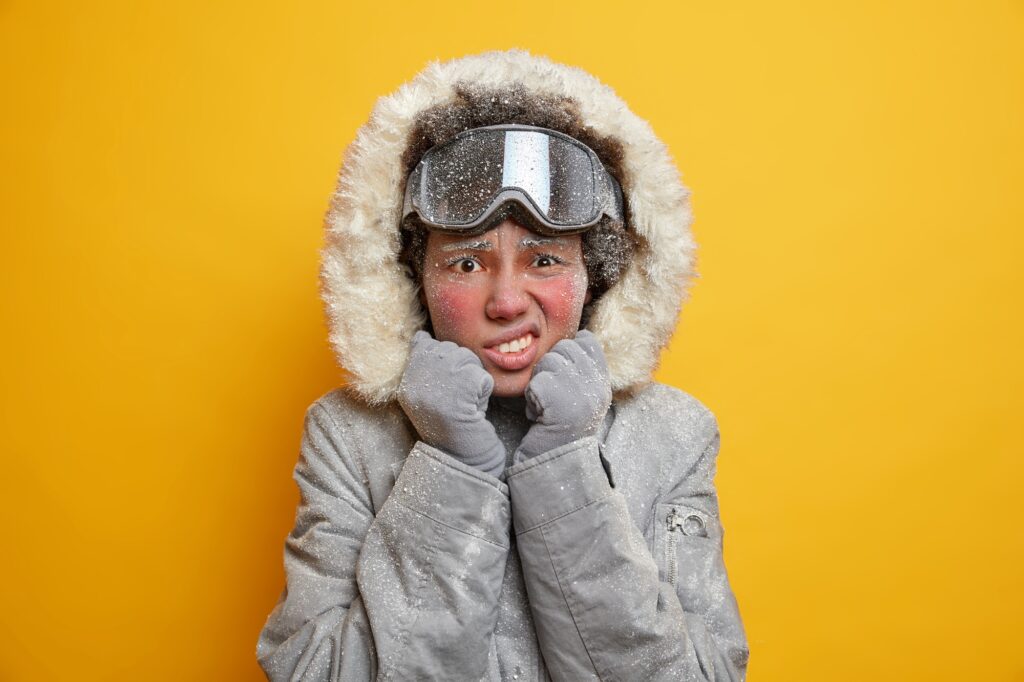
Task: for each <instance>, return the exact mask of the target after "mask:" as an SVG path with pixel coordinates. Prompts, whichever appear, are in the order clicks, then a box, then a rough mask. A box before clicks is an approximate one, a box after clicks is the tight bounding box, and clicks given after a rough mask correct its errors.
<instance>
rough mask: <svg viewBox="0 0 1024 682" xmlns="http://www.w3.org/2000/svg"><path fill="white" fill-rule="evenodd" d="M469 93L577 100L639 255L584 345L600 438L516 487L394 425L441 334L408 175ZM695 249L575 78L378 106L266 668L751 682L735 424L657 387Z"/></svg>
mask: <svg viewBox="0 0 1024 682" xmlns="http://www.w3.org/2000/svg"><path fill="white" fill-rule="evenodd" d="M461 83H474V84H480V85H485V86H487V87H492V88H496V89H500V88H502V87H510V86H513V85H515V86H517V87H521V88H526V89H527V90H528V91H531V92H537V93H540V94H554V95H564V96H567V97H569V98H571V101H573V102H574V103H575V106H577V107H578V111H579V114H580V116H581V118H582V119H583V121H584V122H585V123H586V125H587V126H589V127H590V128H592V129H593V130H595V131H597V132H598V133H599V134H602V135H607V136H611V137H614V138H616V139H618V140H621V141H622V142H623V146H624V150H625V154H624V158H623V159H622V160H621V169H620V170H621V175H622V177H620V178H619V181H620V183H621V184H622V187H623V193H624V196H625V199H626V203H627V207H628V227H629V229H630V231H631V235H632V236H633V238H634V242H635V245H636V249H635V252H634V256H633V260H632V262H631V263H630V265H629V267H628V268H627V269H626V271H625V273H624V274H623V276H622V277H621V279H620V280H619V281H618V282H617V283H616V284H615V285H614V286H613V287H612V288H611V289H609V290H608V291H607V292H605V293H604V295H602V296H601V297H600V299H599V300H598V301H597V303H596V304H595V306H594V312H593V314H592V315H591V317H590V319H589V321H588V325H587V326H588V328H589V329H590V330H591V331H593V332H594V333H595V334H596V335H597V337H598V338H599V339H600V341H601V343H602V346H603V348H604V350H605V354H606V356H607V358H608V364H609V369H610V373H611V380H612V386H613V388H614V389H615V391H616V393H615V399H614V401H613V404H612V407H611V409H610V410H609V414H608V416H607V417H606V420H605V426H604V429H603V430H602V432H601V433H600V434H599V435H598V436H596V437H588V438H584V439H581V440H578V441H576V442H574V443H570V444H568V445H565V446H562V447H559V448H557V449H555V450H552V451H550V452H548V453H545V454H543V455H541V456H539V457H536V458H534V459H530V460H527V461H523V462H517V463H512V465H511V466H510V468H509V469H508V470H507V472H506V481H501V480H499V479H497V478H494V477H491V476H489V475H487V474H485V473H482V472H480V471H478V470H476V469H474V468H472V467H469V466H466V465H464V464H462V463H461V462H459V461H458V460H456V459H454V458H453V457H451V456H449V455H448V454H446V453H445V452H442V451H440V450H438V449H436V448H433V447H431V446H429V445H427V444H425V443H423V442H422V441H419V440H418V437H417V434H416V432H415V430H414V429H413V427H412V425H411V424H410V423H409V421H408V419H407V418H406V417H405V415H404V413H403V412H402V410H401V408H400V407H399V406H398V405H397V403H396V402H395V401H394V398H395V392H396V390H397V386H398V382H399V380H400V379H401V375H402V371H403V369H404V366H405V364H406V361H407V359H408V348H409V340H410V339H411V337H412V335H413V334H414V333H415V331H417V330H418V329H420V328H422V326H423V324H424V314H423V311H422V310H421V307H420V305H419V302H418V300H417V290H416V285H415V284H414V283H413V282H412V280H411V279H410V278H409V276H408V274H407V271H406V270H405V269H404V268H403V266H402V265H401V264H400V263H399V262H398V253H399V249H400V239H399V234H398V232H399V229H398V214H399V211H400V207H401V201H402V191H403V189H404V186H403V185H404V180H405V178H404V172H403V169H404V168H405V165H404V164H403V157H404V155H405V153H406V148H407V146H408V145H409V139H408V138H409V133H410V131H411V130H412V129H413V126H414V124H415V122H416V118H417V115H418V114H420V112H422V111H424V110H425V109H427V108H429V107H431V106H434V105H437V104H439V103H444V102H446V101H448V100H450V99H451V98H452V97H453V96H454V93H455V89H456V88H457V87H458V86H459V84H461ZM689 225H690V212H689V201H688V192H687V191H686V189H685V187H683V185H682V184H681V182H680V180H679V177H678V173H677V171H676V170H675V167H674V165H673V164H672V161H671V158H670V157H669V155H668V153H667V150H666V149H665V148H664V146H663V145H662V144H661V143H660V142H659V141H658V140H657V138H656V137H655V136H654V134H653V132H652V131H651V130H650V127H649V126H648V125H647V124H646V123H645V122H644V121H642V120H641V119H639V118H637V117H636V116H635V115H634V114H632V113H631V112H630V111H629V110H628V109H627V108H626V106H625V104H624V103H623V102H622V101H621V100H620V99H619V98H618V97H617V96H616V95H615V94H614V93H613V92H612V91H611V90H610V89H609V88H607V87H606V86H604V85H602V84H600V83H599V82H598V81H597V80H596V79H594V78H593V77H592V76H590V75H588V74H586V73H585V72H583V71H580V70H578V69H574V68H570V67H566V66H562V65H559V64H555V63H553V62H550V61H548V60H546V59H543V58H538V57H534V56H531V55H529V54H527V53H524V52H521V51H509V52H493V53H486V54H483V55H478V56H473V57H466V58H463V59H459V60H454V61H451V62H447V63H440V64H433V65H431V66H429V67H428V68H427V69H426V70H424V71H423V72H422V73H421V74H420V75H419V76H417V78H415V79H414V80H413V81H411V82H410V83H408V84H406V85H404V86H403V87H402V88H400V89H399V90H398V91H397V92H396V93H395V94H393V95H391V96H390V97H386V98H382V99H381V100H380V101H379V102H378V103H377V106H376V107H375V109H374V112H373V114H372V116H371V118H370V121H369V122H368V123H367V124H366V125H365V126H363V128H362V129H361V130H360V131H359V133H358V134H357V137H356V140H355V141H354V142H353V144H352V146H351V147H350V148H349V150H348V152H347V154H346V160H345V163H344V165H343V168H342V172H341V175H340V177H339V184H338V190H337V193H336V195H335V198H334V201H333V203H332V208H331V211H330V213H329V214H328V219H327V232H328V236H327V245H326V246H325V249H324V253H323V268H322V290H323V295H324V299H325V302H326V305H327V313H328V317H329V320H330V338H331V342H332V344H333V346H334V348H335V351H336V353H337V355H338V359H339V362H340V364H341V365H342V367H343V368H344V370H345V373H346V385H345V387H344V388H342V389H337V390H335V391H332V392H330V393H328V394H327V395H325V396H323V397H322V398H320V399H319V400H317V401H316V402H315V403H314V404H313V405H312V406H311V407H310V408H309V410H308V412H307V414H306V422H305V430H304V434H303V438H302V444H301V451H300V457H299V462H298V464H297V465H296V468H295V480H296V482H297V484H298V486H299V490H300V493H301V501H300V504H299V508H298V511H297V513H296V521H295V527H294V529H293V530H292V532H291V534H290V535H289V537H288V539H287V541H286V545H285V570H286V582H287V584H286V587H285V590H284V592H283V593H282V595H281V598H280V600H279V602H278V604H277V605H276V607H275V608H274V610H273V612H272V613H271V614H270V617H269V618H268V620H267V623H266V625H265V627H264V629H263V631H262V632H261V633H260V637H259V642H258V645H257V657H258V660H259V662H260V664H261V666H262V667H263V669H264V670H265V672H266V673H267V676H268V677H269V678H270V679H274V680H278V679H280V680H364V679H381V680H385V679H387V680H391V679H395V680H399V679H400V680H405V679H451V680H499V679H515V680H547V679H555V680H585V679H601V680H740V679H743V677H744V674H745V671H746V662H747V655H748V650H747V644H746V639H745V635H744V631H743V626H742V623H741V621H740V617H739V612H738V609H737V605H736V601H735V598H734V597H733V593H732V590H731V589H730V586H729V581H728V578H727V575H726V571H725V566H724V563H723V559H722V535H723V532H722V527H721V523H720V520H719V513H718V502H717V496H716V493H715V489H714V485H713V478H714V473H715V460H716V456H717V454H718V447H719V433H718V426H717V422H716V420H715V417H714V415H713V414H712V413H711V412H710V411H709V410H708V409H707V408H706V407H705V406H704V405H702V404H701V403H700V402H699V401H698V400H697V399H695V398H693V397H692V396H689V395H687V394H686V393H684V392H682V391H679V390H678V389H675V388H671V387H668V386H664V385H661V384H657V383H653V382H652V381H651V378H650V377H651V373H652V372H653V370H654V367H655V365H656V363H657V359H658V355H659V353H660V351H661V350H662V348H663V347H664V345H665V344H666V343H667V341H668V339H669V337H670V336H671V334H672V331H673V329H674V327H675V323H676V318H677V315H678V311H679V306H680V305H681V302H682V300H683V298H684V296H685V293H686V286H687V284H688V283H689V279H690V277H691V276H692V274H693V271H692V265H693V242H692V239H691V236H690V231H689ZM488 416H489V418H490V417H491V414H490V412H489V414H488Z"/></svg>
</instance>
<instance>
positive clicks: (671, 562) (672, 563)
mask: <svg viewBox="0 0 1024 682" xmlns="http://www.w3.org/2000/svg"><path fill="white" fill-rule="evenodd" d="M665 523H666V524H667V525H668V537H667V538H666V543H665V544H666V545H667V547H666V549H665V553H666V554H667V555H668V556H667V557H666V560H667V563H668V584H669V585H671V586H672V587H675V586H676V572H677V571H678V570H679V568H678V566H677V561H678V558H677V557H676V531H678V530H680V529H681V528H682V527H683V520H682V518H680V516H679V514H677V513H676V510H675V509H673V510H672V512H671V513H670V514H669V515H668V516H667V517H665Z"/></svg>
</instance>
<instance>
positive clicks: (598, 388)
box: [517, 329, 612, 459]
mask: <svg viewBox="0 0 1024 682" xmlns="http://www.w3.org/2000/svg"><path fill="white" fill-rule="evenodd" d="M524 397H525V398H526V416H527V417H528V418H529V419H530V420H531V421H533V422H534V424H533V426H532V427H530V430H529V431H528V432H527V434H526V436H524V437H523V441H522V443H520V444H519V449H518V451H517V459H519V458H528V457H536V456H537V455H541V454H543V453H545V452H548V451H549V450H553V449H554V448H557V447H559V446H562V445H566V444H568V443H571V442H573V441H575V440H579V439H580V438H583V437H585V436H592V435H594V434H595V433H597V429H598V428H599V427H600V426H601V422H602V421H603V420H604V415H605V413H606V412H607V411H608V406H609V405H611V401H612V389H611V384H610V382H609V378H608V363H607V362H606V361H605V358H604V352H603V351H602V350H601V344H599V343H598V341H597V337H595V336H594V334H593V333H591V332H590V331H587V330H585V329H584V330H582V331H580V332H578V333H577V334H576V338H575V339H563V340H561V341H559V342H558V343H556V344H555V345H554V347H552V348H551V350H550V351H549V352H548V353H547V354H546V355H544V357H542V358H541V359H540V361H539V362H538V363H537V364H536V366H534V368H533V378H532V379H530V384H529V385H528V386H527V387H526V394H525V396H524Z"/></svg>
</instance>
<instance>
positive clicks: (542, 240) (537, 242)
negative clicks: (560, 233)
mask: <svg viewBox="0 0 1024 682" xmlns="http://www.w3.org/2000/svg"><path fill="white" fill-rule="evenodd" d="M550 244H557V245H564V244H565V240H564V239H562V238H561V237H523V238H522V239H521V240H519V246H520V247H522V248H525V249H532V248H534V247H535V246H548V245H550Z"/></svg>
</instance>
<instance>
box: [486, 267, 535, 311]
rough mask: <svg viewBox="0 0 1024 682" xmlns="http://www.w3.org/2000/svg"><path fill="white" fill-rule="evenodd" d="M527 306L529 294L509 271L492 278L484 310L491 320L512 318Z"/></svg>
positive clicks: (528, 304) (528, 305)
mask: <svg viewBox="0 0 1024 682" xmlns="http://www.w3.org/2000/svg"><path fill="white" fill-rule="evenodd" d="M529 307H530V296H529V294H528V293H527V292H526V290H525V289H524V287H523V282H521V281H519V280H518V279H517V278H516V277H515V276H513V275H512V274H510V273H502V274H501V275H499V276H498V277H496V278H495V279H494V282H493V286H492V287H491V292H490V296H489V297H488V299H487V305H486V306H485V308H484V310H485V312H486V313H487V317H489V318H490V319H492V320H514V319H516V318H518V317H519V316H520V315H522V314H523V313H525V312H526V311H527V309H528V308H529Z"/></svg>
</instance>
